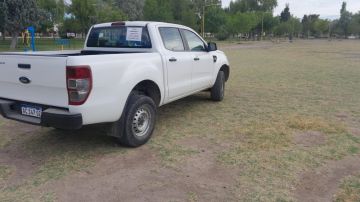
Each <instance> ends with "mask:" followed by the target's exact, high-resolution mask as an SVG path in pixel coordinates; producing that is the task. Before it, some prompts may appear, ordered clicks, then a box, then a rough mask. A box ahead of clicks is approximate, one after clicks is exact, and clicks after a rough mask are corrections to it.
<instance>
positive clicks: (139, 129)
mask: <svg viewBox="0 0 360 202" xmlns="http://www.w3.org/2000/svg"><path fill="white" fill-rule="evenodd" d="M150 120H151V114H150V111H149V109H147V108H146V107H140V108H139V109H138V110H137V111H136V113H135V116H134V118H133V122H132V130H133V133H134V134H135V135H136V136H138V137H143V136H144V135H146V134H147V132H148V130H149V128H150Z"/></svg>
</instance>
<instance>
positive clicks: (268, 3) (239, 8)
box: [230, 0, 277, 13]
mask: <svg viewBox="0 0 360 202" xmlns="http://www.w3.org/2000/svg"><path fill="white" fill-rule="evenodd" d="M276 6H277V0H236V1H234V2H231V3H230V12H231V13H237V12H241V13H245V12H254V11H262V12H271V11H273V9H274V8H275V7H276Z"/></svg>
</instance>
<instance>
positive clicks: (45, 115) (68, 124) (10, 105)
mask: <svg viewBox="0 0 360 202" xmlns="http://www.w3.org/2000/svg"><path fill="white" fill-rule="evenodd" d="M16 104H17V102H16V101H11V100H4V99H0V114H1V115H2V116H3V117H5V118H7V119H12V120H16V121H20V122H24V123H28V124H33V125H39V126H45V127H53V128H58V129H64V130H77V129H80V128H81V127H82V126H83V119H82V115H81V114H72V113H70V112H69V111H67V110H64V109H57V108H51V107H49V108H47V109H45V110H44V111H43V112H42V115H41V118H35V117H29V116H24V115H22V114H21V113H20V112H19V111H18V110H16V109H15V106H16Z"/></svg>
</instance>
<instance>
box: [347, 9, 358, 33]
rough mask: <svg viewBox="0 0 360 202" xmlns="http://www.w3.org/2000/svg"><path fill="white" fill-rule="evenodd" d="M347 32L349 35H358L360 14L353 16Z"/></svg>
mask: <svg viewBox="0 0 360 202" xmlns="http://www.w3.org/2000/svg"><path fill="white" fill-rule="evenodd" d="M349 32H350V33H351V34H357V35H359V34H360V12H358V13H357V14H355V15H353V17H352V18H351V22H350V24H349Z"/></svg>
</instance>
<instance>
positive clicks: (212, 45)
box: [208, 42, 217, 52]
mask: <svg viewBox="0 0 360 202" xmlns="http://www.w3.org/2000/svg"><path fill="white" fill-rule="evenodd" d="M208 51H209V52H212V51H217V45H216V43H214V42H209V43H208Z"/></svg>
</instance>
